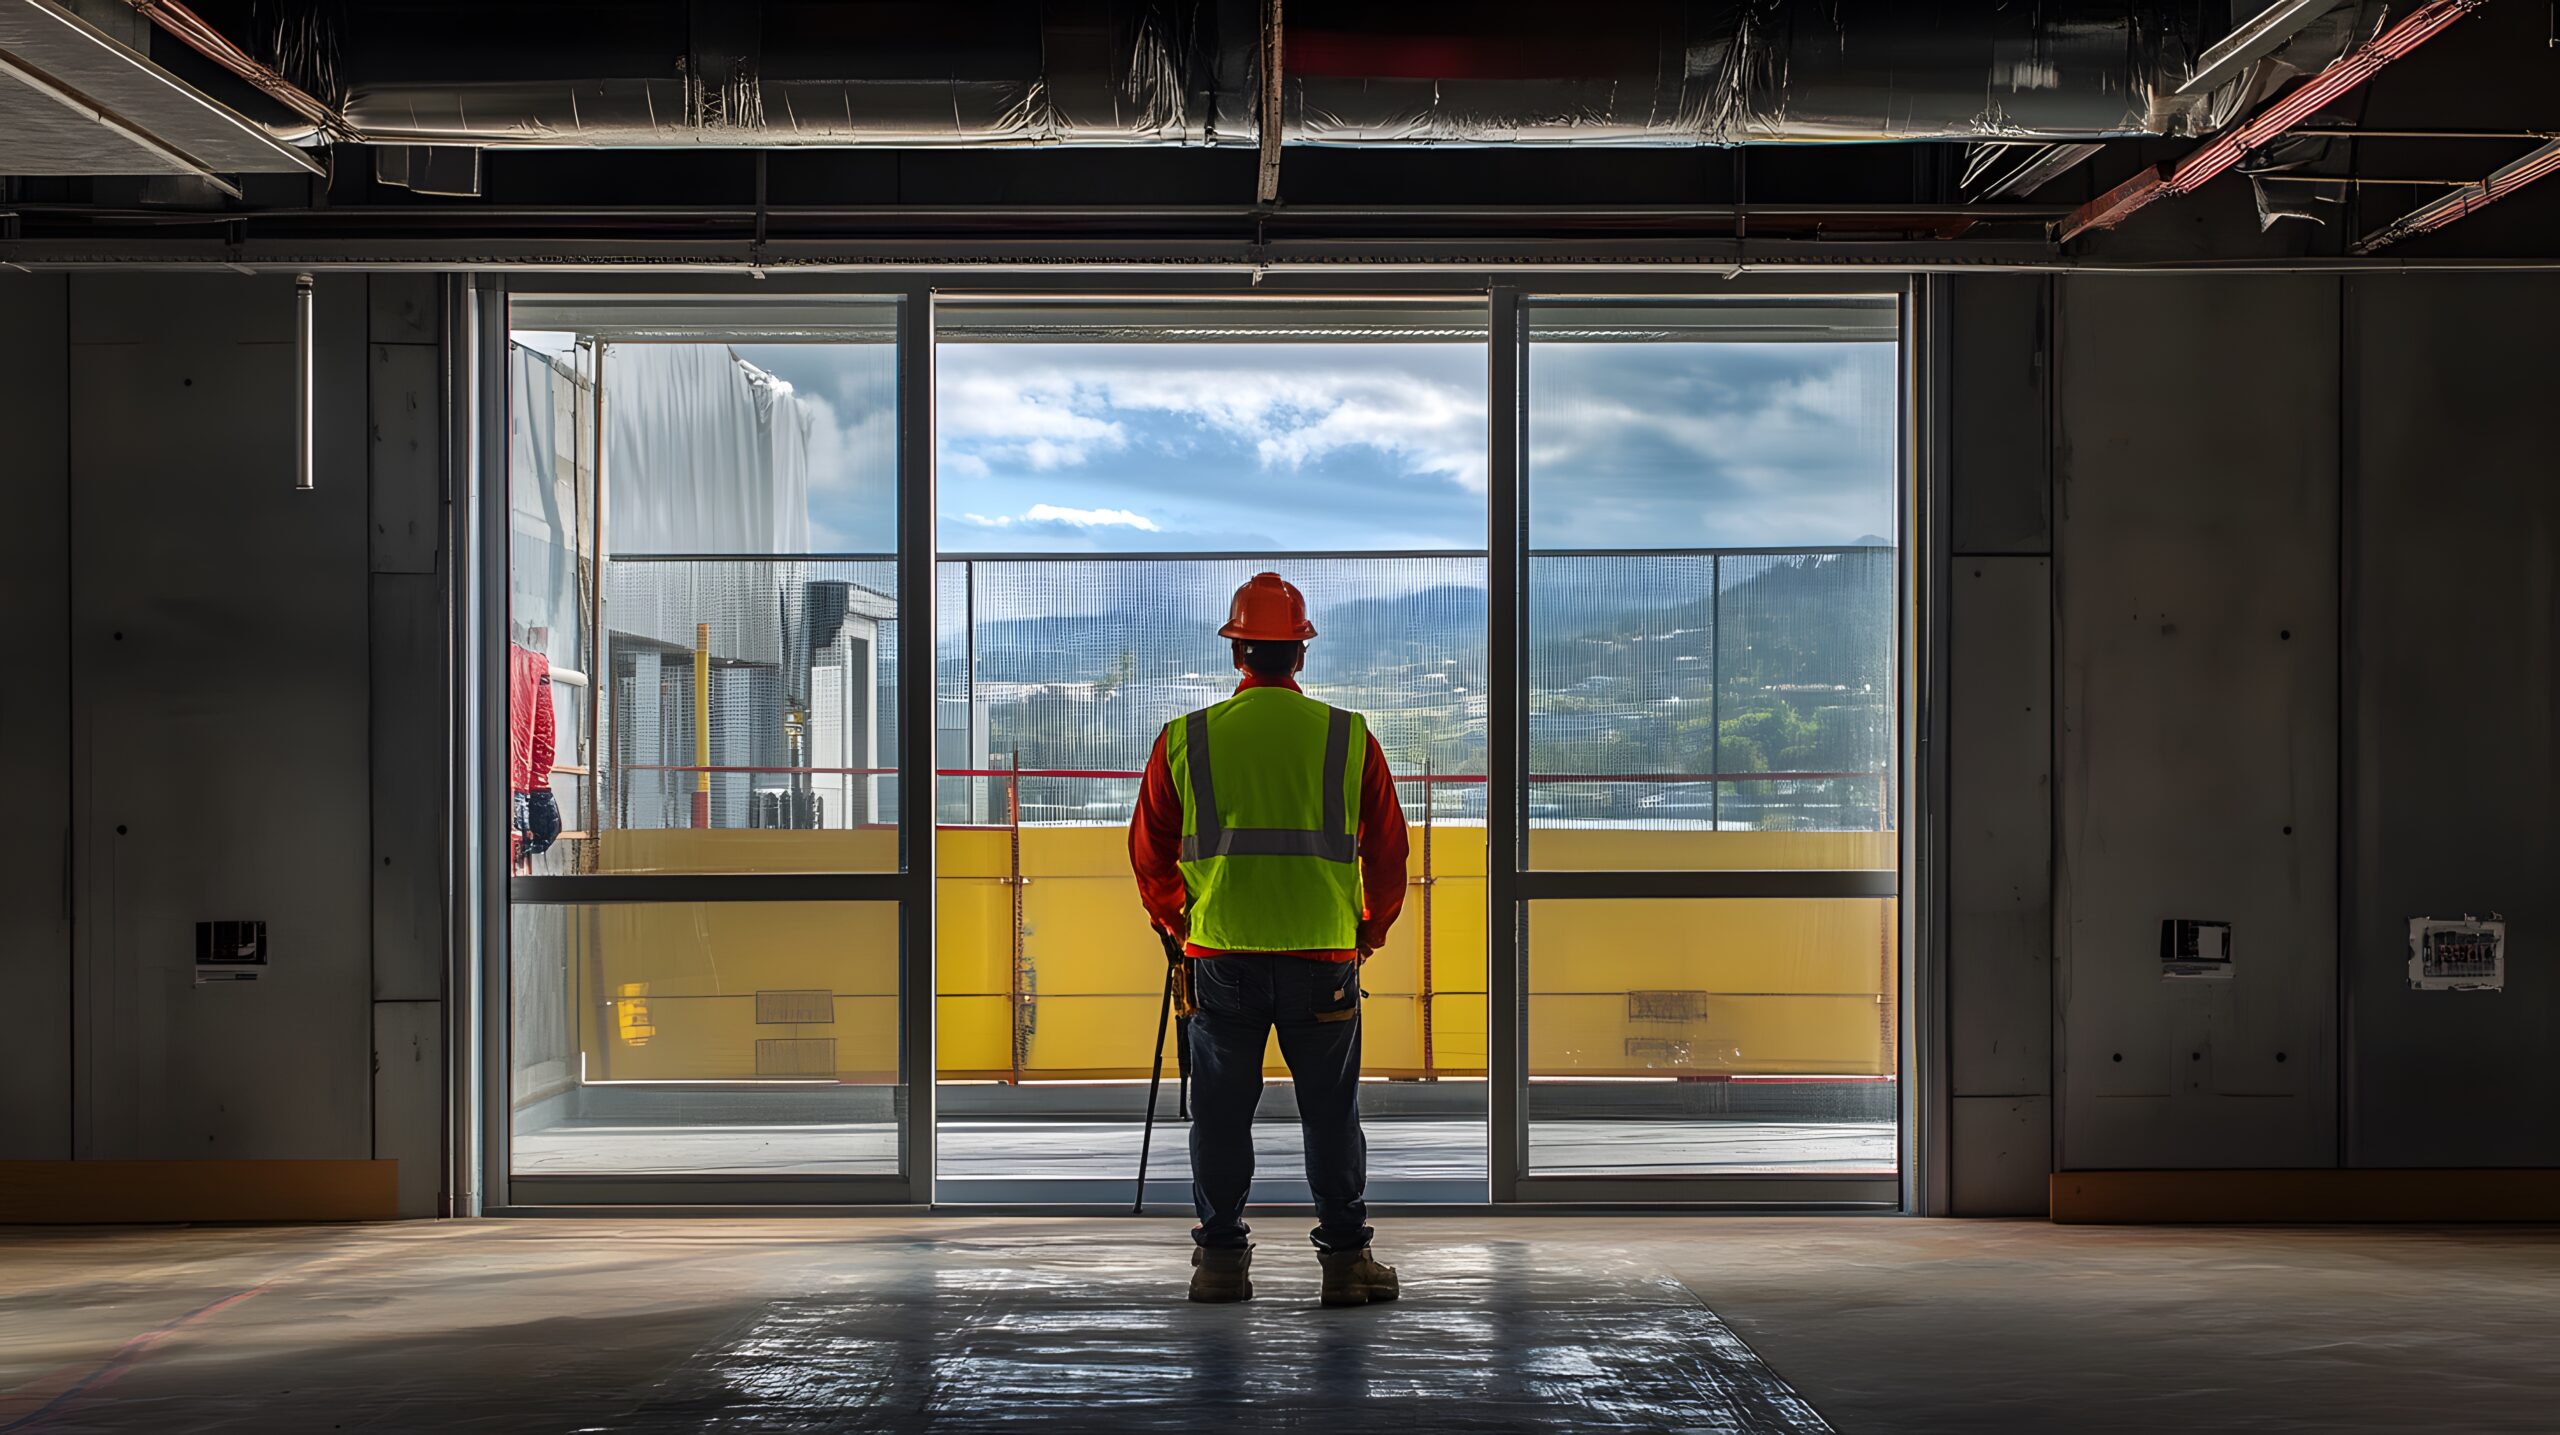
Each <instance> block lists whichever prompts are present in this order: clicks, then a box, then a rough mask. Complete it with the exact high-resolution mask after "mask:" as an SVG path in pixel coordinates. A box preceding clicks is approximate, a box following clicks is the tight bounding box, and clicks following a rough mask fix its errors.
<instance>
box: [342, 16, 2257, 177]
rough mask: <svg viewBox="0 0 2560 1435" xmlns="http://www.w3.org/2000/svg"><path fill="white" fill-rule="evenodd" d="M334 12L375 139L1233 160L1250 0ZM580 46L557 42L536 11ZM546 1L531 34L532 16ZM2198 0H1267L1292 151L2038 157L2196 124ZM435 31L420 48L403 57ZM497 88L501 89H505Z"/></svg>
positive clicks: (1251, 133)
mask: <svg viewBox="0 0 2560 1435" xmlns="http://www.w3.org/2000/svg"><path fill="white" fill-rule="evenodd" d="M608 8H609V9H610V11H611V13H610V14H607V13H606V12H605V11H604V10H599V9H596V8H594V7H548V6H520V5H512V4H508V5H502V4H496V3H492V0H459V3H435V0H407V3H397V0H394V2H393V3H381V4H368V5H364V6H355V7H348V9H347V10H346V11H345V12H344V18H343V21H342V23H343V24H345V25H346V26H347V27H348V29H347V32H346V34H345V36H344V42H343V57H342V63H343V65H344V67H345V70H344V73H345V78H346V80H347V86H348V100H347V118H348V120H349V121H350V123H351V124H352V126H353V128H354V129H355V130H357V131H358V132H359V133H361V134H362V135H363V136H364V137H365V138H367V139H368V140H372V141H374V142H377V143H385V144H460V145H473V146H498V145H518V146H547V147H564V148H672V147H688V146H716V147H723V148H731V147H742V146H743V147H764V146H795V145H807V146H852V145H860V146H884V147H934V146H990V145H1165V144H1174V145H1204V144H1205V145H1239V146H1241V145H1251V144H1254V143H1256V142H1257V139H1258V136H1257V133H1256V131H1257V124H1256V120H1255V98H1256V87H1257V84H1258V74H1259V72H1258V64H1259V59H1258V57H1259V53H1260V44H1259V40H1258V25H1259V23H1260V20H1261V16H1262V6H1261V4H1260V3H1258V0H1045V3H1016V4H1012V5H983V6H980V5H970V6H962V5H934V4H922V3H880V2H879V0H871V3H836V4H828V3H820V0H765V3H763V4H761V5H756V4H752V3H749V4H743V5H738V4H722V3H718V0H691V3H689V4H686V3H666V0H661V3H654V4H632V5H628V6H615V7H608ZM563 9H567V10H573V11H575V12H576V13H577V14H579V15H583V16H584V17H585V19H584V20H583V21H581V22H579V23H580V24H581V25H582V26H583V28H580V29H575V30H569V31H563V30H562V29H561V28H560V27H561V23H562V22H561V18H560V15H559V13H557V12H559V11H561V10H563ZM545 11H552V12H554V13H552V14H548V15H546V14H544V13H543V12H545ZM2229 22H2230V16H2229V9H2228V7H2227V6H2226V5H2216V4H2208V3H2201V0H2186V3H2177V0H2168V3H2163V0H2147V3H2146V0H2043V3H2039V4H2035V5H2019V4H2008V5H2001V4H1995V3H1990V0H1982V3H1973V4H1951V3H1942V4H1931V3H1923V2H1922V0H1795V3H1789V0H1723V3H1679V0H1600V3H1596V4H1593V3H1585V4H1574V5H1555V4H1552V3H1545V4H1536V5H1530V4H1520V3H1486V4H1474V5H1462V4H1451V3H1415V4H1397V5H1377V4H1367V3H1357V0H1289V4H1288V8H1287V12H1286V36H1287V39H1286V46H1285V54H1286V64H1285V66H1284V69H1285V72H1286V73H1285V75H1284V97H1283V101H1284V113H1285V117H1286V130H1287V133H1286V138H1287V140H1288V142H1289V143H1292V144H1302V145H1303V144H1313V145H1405V144H1447V145H1545V144H1604V145H1644V146H1683V145H1731V144H1742V143H1756V142H1770V141H1842V140H1928V139H1968V140H1981V139H2020V140H2026V139H2051V140H2074V139H2077V140H2095V139H2104V138H2110V137H2116V136H2127V135H2161V134H2172V135H2176V134H2197V133H2204V132H2208V131H2211V130H2213V129H2216V128H2219V127H2220V126H2221V125H2222V124H2223V123H2224V122H2225V121H2227V120H2228V119H2229V118H2230V117H2231V111H2232V110H2233V109H2234V108H2236V106H2237V104H2238V101H2239V95H2240V92H2241V89H2242V87H2243V83H2242V82H2237V81H2235V82H2234V83H2232V84H2230V85H2226V86H2223V87H2222V88H2220V89H2218V90H2216V91H2214V92H2212V93H2208V94H2198V95H2187V96H2181V95H2179V94H2178V93H2177V91H2178V89H2179V87H2180V85H2181V84H2182V83H2184V82H2185V81H2186V80H2187V79H2188V77H2189V76H2190V74H2191V73H2192V71H2193V68H2194V65H2195V63H2196V60H2197V57H2198V56H2200V55H2201V54H2202V53H2203V52H2204V51H2205V50H2206V49H2207V48H2208V47H2209V46H2210V45H2211V44H2212V43H2213V42H2214V41H2216V40H2217V39H2220V38H2221V37H2222V35H2223V34H2224V33H2225V32H2226V31H2227V30H2228V29H2229V28H2230V23H2229ZM435 36H441V37H446V38H445V39H444V40H443V41H442V42H441V43H426V42H425V41H424V40H423V38H422V37H435ZM502 69H503V70H504V71H505V72H503V73H501V72H500V71H501V70H502Z"/></svg>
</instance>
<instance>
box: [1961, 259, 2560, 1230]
mask: <svg viewBox="0 0 2560 1435" xmlns="http://www.w3.org/2000/svg"><path fill="white" fill-rule="evenodd" d="M2045 283H2046V281H2038V280H2032V279H2024V278H1971V279H1966V280H1963V281H1960V282H1958V283H1956V284H1955V285H1954V286H1952V288H1951V290H1950V296H1949V300H1948V303H1947V306H1946V308H1947V311H1948V312H1947V313H1945V314H1944V315H1943V316H1942V318H1943V321H1944V322H1946V323H1947V324H1948V325H1949V326H1950V329H1951V340H1950V343H1949V345H1948V353H1949V364H1950V376H1949V378H1950V388H1951V396H1950V399H1949V403H1948V422H1949V424H1950V427H1951V432H1950V435H1949V445H1948V450H1949V455H1950V465H1951V471H1950V474H1949V480H1948V481H1949V488H1950V492H1949V494H1948V501H1949V507H1950V513H1951V522H1950V528H1951V530H1952V543H1951V547H1952V554H1951V561H1950V564H1949V569H1948V572H1949V584H1950V588H1951V591H1950V593H1949V602H1948V619H1947V621H1948V662H1949V682H1948V689H1949V694H1950V696H1949V714H1950V718H1949V722H1950V730H1949V739H1948V789H1947V792H1946V798H1945V800H1946V818H1947V833H1948V836H1947V864H1946V865H1947V871H1948V903H1947V910H1948V926H1949V950H1948V952H1947V969H1948V974H1949V976H1948V980H1949V987H1950V990H1949V994H1948V997H1949V1018H1948V1026H1949V1032H1948V1036H1949V1052H1950V1067H1951V1084H1952V1090H1951V1092H1950V1097H1951V1103H1950V1105H1951V1111H1952V1117H1953V1119H1952V1136H1951V1141H1952V1157H1953V1159H1952V1162H1951V1165H1952V1173H1953V1174H1952V1180H1951V1183H1950V1192H1951V1205H1952V1208H1953V1209H1955V1210H1957V1211H1959V1212H1962V1213H1967V1214H1992V1213H2004V1212H2014V1211H2025V1210H2036V1209H2041V1206H2042V1193H2041V1190H2040V1189H2039V1187H2040V1185H2041V1182H2040V1180H2039V1179H2038V1178H2039V1177H2040V1176H2041V1171H2040V1170H2028V1169H2025V1164H2032V1163H2031V1162H2030V1163H2023V1164H2022V1161H2021V1159H2020V1158H2021V1157H2036V1156H2042V1155H2046V1154H2049V1155H2050V1158H2051V1160H2052V1162H2053V1163H2054V1164H2053V1169H2105V1168H2115V1167H2265V1166H2333V1165H2351V1166H2410V1165H2423V1166H2463V1165H2490V1166H2496V1165H2553V1164H2560V1069H2555V1066H2554V1063H2553V1062H2552V1061H2551V1060H2550V1056H2549V1053H2550V1051H2551V1050H2552V1049H2553V1045H2554V1038H2555V1037H2560V980H2554V979H2553V978H2552V977H2551V975H2550V972H2551V964H2550V963H2549V962H2548V961H2545V960H2542V959H2541V958H2542V955H2543V954H2544V953H2545V952H2547V951H2548V949H2549V940H2548V934H2549V932H2550V931H2551V929H2552V924H2553V922H2554V920H2555V917H2560V913H2555V912H2554V911H2553V910H2552V904H2551V902H2550V901H2549V899H2548V897H2547V896H2546V895H2545V888H2546V886H2547V874H2548V873H2549V872H2550V871H2551V870H2552V869H2553V867H2554V864H2555V859H2560V837H2555V822H2554V819H2553V817H2552V814H2553V813H2554V812H2555V811H2560V763H2555V760H2554V758H2553V755H2552V753H2553V745H2554V739H2555V737H2560V690H2555V683H2556V682H2560V679H2555V676H2554V673H2555V668H2560V610H2555V603H2560V571H2555V556H2554V554H2555V547H2554V545H2555V540H2556V539H2560V532H2555V530H2556V529H2560V486H2556V485H2555V484H2554V482H2553V480H2554V478H2555V477H2560V473H2555V465H2554V462H2553V460H2552V458H2551V457H2550V453H2551V448H2550V443H2549V440H2548V436H2547V420H2546V418H2545V416H2544V412H2543V405H2542V403H2541V402H2540V394H2539V392H2538V390H2539V389H2540V388H2543V387H2547V383H2546V382H2545V380H2546V379H2547V376H2548V374H2549V373H2550V372H2552V370H2553V367H2554V365H2555V363H2556V362H2560V338H2555V335H2560V280H2554V279H2552V278H2549V277H2545V276H2524V275H2506V276H2494V275H2464V276H2440V277H2431V278H2420V277H2413V276H2374V277H2366V278H2355V279H2337V278H2317V277H2287V276H2248V277H2240V276H2186V277H2155V276H2085V277H2068V278H2063V279H2059V280H2055V281H2051V305H2052V308H2051V317H2052V322H2051V325H2050V331H2049V333H2045V332H2042V331H2039V330H2038V329H2037V328H2036V326H2035V324H2034V323H2033V322H2032V320H2033V316H2034V309H2033V302H2034V301H2033V296H2034V295H2036V294H2037V293H2039V292H2041V291H2042V290H2043V289H2044V287H2045ZM2046 361H2049V364H2048V363H2047V362H2046ZM2048 404H2049V408H2047V407H2042V406H2045V405H2048ZM2048 412H2049V414H2050V418H2051V426H2050V430H2049V435H2050V436H2049V442H2048V443H2043V444H2040V443H2039V439H2040V438H2041V437H2042V436H2043V433H2044V432H2045V431H2043V430H2041V429H2040V428H2039V423H2040V415H2041V414H2043V413H2048ZM2048 474H2049V475H2050V479H2051V486H2050V488H2049V490H2048V489H2047V488H2046V487H2045V486H2044V485H2043V483H2042V482H2041V480H2042V479H2043V478H2044V477H2045V476H2046V475H2048ZM2048 517H2049V522H2048ZM2048 554H2049V557H2048ZM2048 642H2049V643H2050V646H2051V651H2050V663H2049V664H2048V661H2047V654H2046V653H2044V652H2042V651H2039V649H2040V646H2041V645H2043V644H2046V643H2048ZM2048 704H2049V705H2050V707H2051V710H2052V712H2053V713H2054V714H2055V717H2056V720H2057V721H2056V725H2055V726H2054V727H2053V728H2052V729H2051V741H2050V742H2048V741H2047V735H2046V733H2045V731H2044V730H2042V729H2041V728H2040V727H2039V718H2038V715H2039V713H2040V712H2041V711H2042V710H2043V709H2044V708H2045V707H2046V706H2047V705H2048ZM2048 897H2049V899H2050V907H2049V911H2050V925H2049V927H2048V928H2047V929H2046V932H2047V933H2048V934H2049V939H2047V937H2046V936H2045V935H2043V934H2039V933H2038V932H2037V931H2036V930H2035V927H2036V924H2037V923H2038V922H2039V920H2041V919H2043V917H2044V916H2045V913H2046V912H2047V910H2048V908H2047V905H2046V903H2047V899H2048ZM2489 912H2500V913H2503V914H2504V915H2506V916H2507V917H2508V919H2509V920H2510V922H2511V923H2512V926H2511V928H2510V941H2511V947H2510V976H2509V981H2508V986H2507V989H2506V990H2505V991H2504V992H2501V993H2496V994H2488V993H2429V992H2413V991H2410V990H2408V988H2407V985H2406V981H2405V978H2404V965H2405V962H2406V957H2407V951H2406V941H2407V924H2408V921H2409V919H2410V918H2412V917H2416V916H2426V915H2435V916H2459V915H2463V914H2465V913H2480V914H2486V913H2489ZM2173 917H2197V918H2205V919H2213V920H2223V921H2229V922H2231V923H2232V924H2233V928H2234V935H2233V943H2234V945H2233V950H2234V953H2235V966H2236V972H2235V975H2234V977H2233V978H2232V979H2231V980H2229V981H2216V982H2207V981H2177V980H2166V979H2164V978H2163V976H2162V975H2161V971H2160V965H2159V960H2158V943H2159V928H2160V923H2161V922H2162V920H2163V919H2166V918H2173ZM2048 957H2049V958H2050V963H2051V965H2050V968H2049V969H2048V968H2047V967H2046V966H2044V965H2043V963H2044V961H2045V960H2046V959H2047V958H2048ZM2048 970H2049V974H2050V986H2049V987H2048V986H2047V984H2046V983H2047V976H2048ZM2048 996H2049V999H2050V1006H2049V1007H2046V1006H2040V1003H2041V1002H2043V1001H2045V1000H2046V999H2047V998H2048ZM2048 1061H2049V1062H2050V1065H2049V1066H2047V1065H2046V1064H2045V1063H2047V1062H2048ZM2048 1079H2049V1082H2050V1084H2047V1082H2048ZM2048 1099H2049V1103H2050V1104H2049V1108H2048ZM2048 1109H2049V1110H2050V1112H2051V1122H2052V1125H2051V1128H2050V1129H2051V1132H2052V1137H2051V1141H2052V1144H2051V1148H2050V1152H2049V1153H2047V1152H2044V1151H2041V1150H2040V1149H2039V1147H2038V1144H2037V1143H2038V1141H2039V1139H2040V1138H2041V1137H2042V1135H2043V1133H2044V1132H2045V1131H2046V1129H2047V1127H2046V1125H2045V1122H2046V1120H2047V1111H2048Z"/></svg>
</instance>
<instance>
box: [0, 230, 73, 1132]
mask: <svg viewBox="0 0 2560 1435" xmlns="http://www.w3.org/2000/svg"><path fill="white" fill-rule="evenodd" d="M69 322H70V285H69V283H68V281H66V280H64V279H63V278H62V277H61V276H59V275H46V276H42V277H35V276H25V275H13V274H8V273H5V272H0V505H5V510H0V511H5V512H6V514H7V519H6V521H0V614H6V615H7V622H8V633H9V642H8V652H7V657H6V659H5V662H0V672H5V673H6V674H7V676H6V678H5V679H0V793H6V794H8V810H9V813H10V820H9V821H7V822H5V823H0V990H5V991H6V992H7V993H8V996H7V999H6V1000H0V1160H38V1161H40V1160H60V1159H62V1158H64V1157H67V1156H69V1155H70V1154H71V1019H72V1004H71V848H70V840H71V773H70V766H69V764H68V762H67V761H66V760H65V759H66V757H67V755H68V753H69V751H70V747H71V683H70V647H69V634H68V625H69V623H70V615H71V587H70V583H71V579H70V550H69V548H68V544H67V540H68V535H69V532H70V512H69V505H70V501H71V469H70V463H71V460H70V442H69V441H70V432H71V429H70V406H69V401H68V399H67V398H66V387H65V375H64V371H63V355H64V352H65V336H66V333H67V330H68V325H69Z"/></svg>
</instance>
